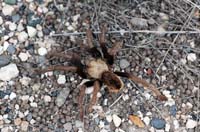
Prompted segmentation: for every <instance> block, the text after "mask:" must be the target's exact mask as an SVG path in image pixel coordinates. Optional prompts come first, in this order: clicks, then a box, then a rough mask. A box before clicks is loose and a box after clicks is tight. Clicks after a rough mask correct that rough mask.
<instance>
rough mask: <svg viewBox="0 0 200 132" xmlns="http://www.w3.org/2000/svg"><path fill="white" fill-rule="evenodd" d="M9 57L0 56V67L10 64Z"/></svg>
mask: <svg viewBox="0 0 200 132" xmlns="http://www.w3.org/2000/svg"><path fill="white" fill-rule="evenodd" d="M10 60H11V58H10V56H7V55H0V67H2V66H5V65H7V64H9V63H10Z"/></svg>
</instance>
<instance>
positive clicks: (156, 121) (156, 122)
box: [150, 118, 166, 129]
mask: <svg viewBox="0 0 200 132" xmlns="http://www.w3.org/2000/svg"><path fill="white" fill-rule="evenodd" d="M150 123H151V126H153V127H154V128H156V129H163V128H165V124H166V122H165V120H164V119H160V118H153V119H152V120H151V122H150Z"/></svg>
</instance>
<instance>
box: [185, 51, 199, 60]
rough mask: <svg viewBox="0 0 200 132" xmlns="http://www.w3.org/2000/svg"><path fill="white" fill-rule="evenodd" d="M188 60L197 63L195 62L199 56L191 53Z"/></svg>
mask: <svg viewBox="0 0 200 132" xmlns="http://www.w3.org/2000/svg"><path fill="white" fill-rule="evenodd" d="M187 59H188V60H189V61H195V60H196V59H197V56H196V54H195V53H189V54H188V55H187Z"/></svg>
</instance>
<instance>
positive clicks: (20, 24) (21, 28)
mask: <svg viewBox="0 0 200 132" xmlns="http://www.w3.org/2000/svg"><path fill="white" fill-rule="evenodd" d="M23 30H24V26H23V24H22V23H19V24H18V26H17V31H19V32H21V31H23Z"/></svg>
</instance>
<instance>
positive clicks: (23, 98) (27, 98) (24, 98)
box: [21, 95, 30, 101]
mask: <svg viewBox="0 0 200 132" xmlns="http://www.w3.org/2000/svg"><path fill="white" fill-rule="evenodd" d="M29 98H30V96H29V95H23V96H21V100H23V101H26V100H29Z"/></svg>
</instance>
